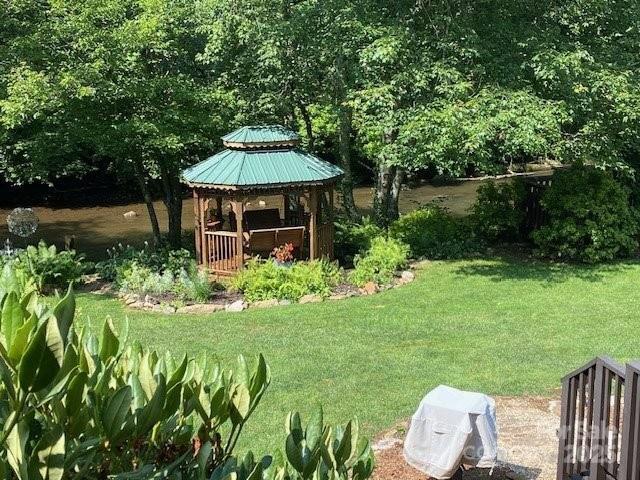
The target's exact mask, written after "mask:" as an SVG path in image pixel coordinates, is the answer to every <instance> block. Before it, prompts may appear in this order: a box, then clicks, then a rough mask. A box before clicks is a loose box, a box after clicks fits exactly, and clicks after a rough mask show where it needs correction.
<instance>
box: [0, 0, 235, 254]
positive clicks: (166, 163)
mask: <svg viewBox="0 0 640 480" xmlns="http://www.w3.org/2000/svg"><path fill="white" fill-rule="evenodd" d="M42 15H43V17H42V18H38V15H33V16H31V17H30V18H27V19H25V22H26V23H27V24H28V25H29V27H30V31H29V32H28V33H27V35H20V36H17V37H15V38H14V39H12V40H10V41H9V46H8V47H7V49H8V50H9V51H10V52H11V57H12V62H11V65H10V68H9V69H8V73H7V74H6V76H5V77H4V82H5V85H6V95H5V96H4V97H5V98H4V99H3V100H2V101H1V103H0V108H2V116H1V122H2V126H3V137H4V146H3V163H2V166H1V168H2V171H3V172H4V174H5V175H6V176H7V177H9V178H12V179H14V180H18V181H32V180H39V179H49V178H52V177H56V176H61V175H69V174H77V173H81V172H82V171H83V170H85V169H88V168H91V158H92V157H94V156H101V157H104V158H107V159H109V160H110V161H111V164H112V168H113V169H114V170H115V171H120V172H130V173H132V174H134V175H136V177H137V178H138V180H139V184H140V187H141V191H142V193H143V195H144V198H145V201H146V203H147V207H148V209H149V214H150V217H151V220H152V225H153V230H154V237H155V239H156V241H158V240H159V235H160V231H159V227H158V223H157V219H156V214H155V211H154V209H153V203H152V202H151V189H150V184H155V185H157V186H158V188H159V189H160V191H161V192H162V200H163V202H164V204H165V205H166V207H167V212H168V219H169V231H168V241H169V243H170V245H171V246H173V247H178V246H179V245H180V238H181V229H182V227H181V212H182V186H181V183H180V172H181V169H182V167H183V166H184V165H188V164H191V163H194V162H195V161H196V160H197V159H198V158H201V157H202V156H203V155H204V154H206V153H209V152H210V151H211V150H212V149H213V148H214V146H215V145H216V144H217V138H218V137H219V136H220V135H221V133H222V132H224V131H225V129H226V126H227V125H228V123H229V121H230V120H229V119H230V118H231V117H232V115H233V103H234V98H233V96H232V95H230V94H229V92H228V91H226V90H224V89H222V88H220V86H219V85H218V84H217V82H216V80H217V79H216V78H212V77H211V75H210V72H209V71H208V69H206V68H204V67H203V65H202V64H200V63H199V61H198V56H199V55H200V54H201V53H202V51H203V48H204V37H203V36H202V35H201V34H199V33H198V25H197V24H196V23H195V19H196V18H197V17H196V10H195V4H193V3H192V2H186V1H185V2H182V1H171V0H154V1H151V2H142V1H137V0H109V1H107V2H103V1H101V0H100V1H98V0H84V1H81V2H74V3H73V4H70V3H64V2H56V3H52V4H50V5H49V6H48V9H46V10H45V13H44V14H42ZM66 159H71V160H73V161H72V162H70V163H67V161H66Z"/></svg>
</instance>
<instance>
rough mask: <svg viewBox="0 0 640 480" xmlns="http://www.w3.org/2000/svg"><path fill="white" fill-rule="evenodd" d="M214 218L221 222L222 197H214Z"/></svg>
mask: <svg viewBox="0 0 640 480" xmlns="http://www.w3.org/2000/svg"><path fill="white" fill-rule="evenodd" d="M216 217H218V218H217V219H216V220H219V221H220V222H222V196H221V195H218V196H217V197H216Z"/></svg>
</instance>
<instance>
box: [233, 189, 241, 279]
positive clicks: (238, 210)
mask: <svg viewBox="0 0 640 480" xmlns="http://www.w3.org/2000/svg"><path fill="white" fill-rule="evenodd" d="M231 207H232V208H233V212H234V213H235V214H236V236H237V238H236V250H237V255H238V257H237V258H238V260H237V262H238V263H237V265H238V270H243V269H244V232H243V231H242V229H243V226H242V224H243V223H244V222H243V214H244V211H243V210H244V198H241V199H238V197H233V201H232V203H231Z"/></svg>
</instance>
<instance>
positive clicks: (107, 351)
mask: <svg viewBox="0 0 640 480" xmlns="http://www.w3.org/2000/svg"><path fill="white" fill-rule="evenodd" d="M114 330H115V329H114V328H113V323H112V321H111V319H110V318H107V319H106V320H105V321H104V325H103V327H102V337H101V338H100V358H101V359H102V361H103V362H106V361H107V359H108V358H109V357H115V356H116V355H117V354H118V350H119V349H120V342H119V341H118V337H117V336H116V334H115V333H114Z"/></svg>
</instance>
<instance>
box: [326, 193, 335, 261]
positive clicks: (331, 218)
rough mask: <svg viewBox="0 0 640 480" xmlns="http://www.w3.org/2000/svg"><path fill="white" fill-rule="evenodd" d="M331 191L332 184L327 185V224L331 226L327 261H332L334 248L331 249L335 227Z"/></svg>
mask: <svg viewBox="0 0 640 480" xmlns="http://www.w3.org/2000/svg"><path fill="white" fill-rule="evenodd" d="M333 189H334V186H333V184H331V185H329V187H328V189H327V191H328V192H329V223H330V225H331V238H330V241H329V243H328V245H329V259H330V260H333V256H334V253H335V252H334V247H333V243H334V240H335V231H334V230H335V228H336V227H335V225H334V220H335V212H334V210H333V193H334V192H333Z"/></svg>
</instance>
